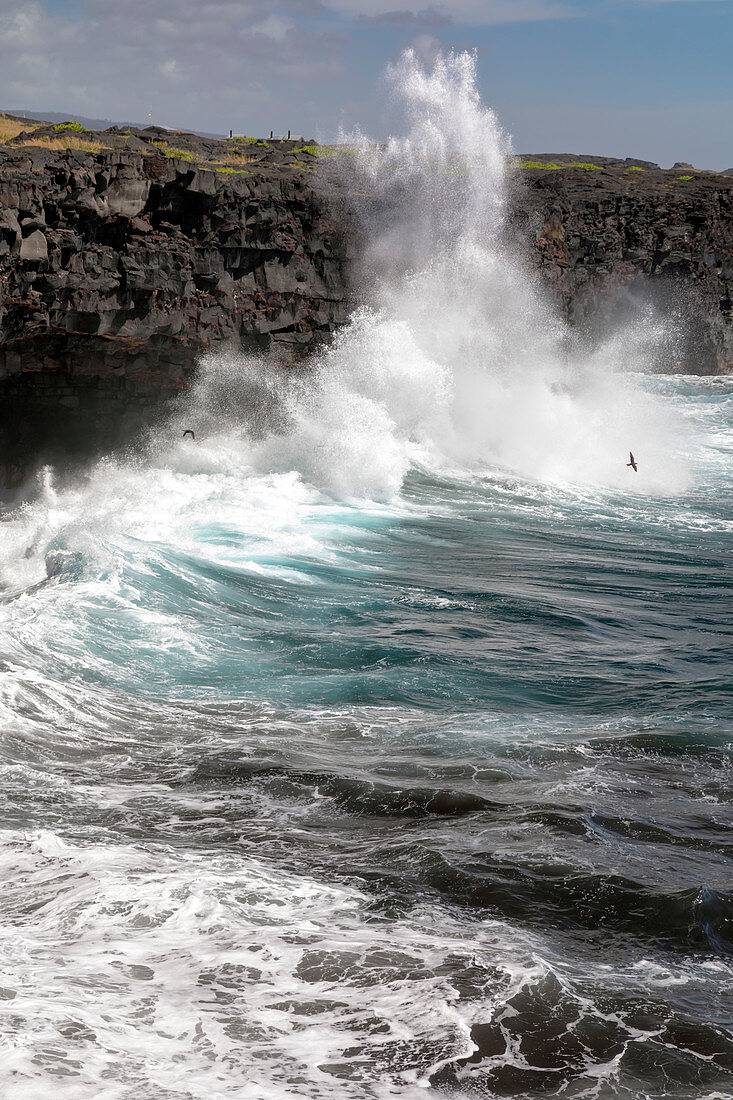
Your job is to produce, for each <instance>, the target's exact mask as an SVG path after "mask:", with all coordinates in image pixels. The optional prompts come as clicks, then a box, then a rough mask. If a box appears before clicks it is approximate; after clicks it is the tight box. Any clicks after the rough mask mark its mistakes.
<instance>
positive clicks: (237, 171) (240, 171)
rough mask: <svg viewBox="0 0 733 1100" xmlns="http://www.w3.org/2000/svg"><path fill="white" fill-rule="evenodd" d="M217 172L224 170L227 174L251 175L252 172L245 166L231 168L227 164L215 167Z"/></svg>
mask: <svg viewBox="0 0 733 1100" xmlns="http://www.w3.org/2000/svg"><path fill="white" fill-rule="evenodd" d="M216 170H217V172H226V174H227V175H229V176H251V175H252V173H251V172H250V171H249V169H247V168H232V167H231V166H227V167H226V168H217V169H216Z"/></svg>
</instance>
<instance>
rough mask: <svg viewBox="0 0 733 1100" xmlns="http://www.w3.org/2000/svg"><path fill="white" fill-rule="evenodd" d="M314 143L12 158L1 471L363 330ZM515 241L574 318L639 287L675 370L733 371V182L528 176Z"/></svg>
mask: <svg viewBox="0 0 733 1100" xmlns="http://www.w3.org/2000/svg"><path fill="white" fill-rule="evenodd" d="M319 152H323V151H322V150H318V149H317V148H316V147H315V146H313V145H307V144H303V143H302V142H294V141H288V142H277V141H259V142H255V140H254V139H232V140H231V141H229V142H215V141H207V140H204V139H200V138H196V137H195V136H194V135H190V134H182V133H178V134H170V133H167V132H164V131H159V130H155V129H152V128H151V129H150V130H148V131H133V132H131V131H126V132H120V131H117V130H112V131H105V132H104V133H102V134H88V133H78V132H77V131H76V130H75V128H73V127H68V128H66V129H64V128H61V129H60V130H59V129H58V128H51V127H38V128H36V130H35V131H34V132H33V133H20V134H18V135H17V136H16V137H15V138H14V139H12V140H11V141H9V142H8V143H7V144H5V145H4V146H0V450H1V451H2V454H0V466H2V469H3V470H4V474H3V477H4V480H5V481H6V482H8V481H9V480H12V479H13V478H15V479H16V480H17V477H18V476H19V475H18V470H19V469H20V468H21V467H22V466H23V464H24V456H29V455H33V456H36V457H39V458H53V457H54V454H55V452H56V451H58V450H59V449H64V450H66V451H68V450H69V447H70V446H71V448H72V449H73V446H74V445H75V444H77V445H79V446H81V445H82V443H83V445H84V446H86V445H87V444H89V443H90V442H91V443H92V445H93V444H94V442H95V440H94V438H93V437H94V435H95V433H96V434H97V436H98V441H99V442H103V443H105V444H109V443H110V442H112V443H114V442H118V441H120V440H122V439H124V438H125V436H126V435H127V434H128V433H129V432H130V431H131V430H132V428H133V426H134V424H135V423H136V422H137V421H138V420H139V419H140V418H141V417H143V418H144V417H145V416H148V415H150V413H151V412H152V411H154V410H155V409H156V408H158V407H159V404H160V402H161V400H163V399H165V398H166V397H167V396H169V395H171V394H174V393H175V392H177V391H178V390H179V389H181V388H182V387H184V386H185V385H186V383H187V380H188V379H189V378H190V376H191V374H192V372H193V370H194V368H195V364H196V361H197V359H198V358H199V356H200V354H201V352H202V351H204V350H206V349H210V348H213V347H216V346H221V345H225V344H230V345H234V346H238V347H244V348H246V349H255V350H259V351H261V352H266V353H269V354H271V355H273V356H274V357H275V358H277V359H278V360H279V361H281V362H286V363H296V362H299V361H300V360H302V358H303V357H304V355H305V354H306V353H307V352H308V351H310V350H311V349H312V348H313V347H314V346H316V345H317V344H318V343H320V342H322V341H324V340H327V339H328V338H329V336H330V334H331V333H332V332H333V331H334V329H335V328H336V327H337V326H339V325H340V324H342V323H344V321H345V320H346V319H347V318H348V316H349V313H350V310H351V308H352V307H353V305H354V304H355V302H354V297H355V296H354V295H353V293H352V291H351V290H350V287H349V253H350V252H353V251H354V250H355V249H356V248H357V244H356V241H355V237H356V233H357V228H356V223H355V222H354V220H353V219H352V218H351V217H350V215H349V213H348V209H347V205H345V204H344V202H343V195H341V194H340V193H338V192H337V190H336V189H334V187H333V186H332V185H331V184H329V183H328V173H326V172H324V171H322V170H319V169H318V164H319V156H318V154H319ZM515 175H516V181H517V182H516V186H515V188H514V210H513V219H514V224H515V226H516V228H517V229H518V231H519V232H520V234H521V235H522V236H523V237H524V239H525V241H527V242H528V243H529V248H530V251H531V252H532V253H533V255H534V258H535V259H536V260H537V261H538V262H539V266H540V269H541V271H542V272H543V274H544V276H545V278H546V280H547V282H548V285H549V286H550V287H551V289H552V290H553V292H554V293H555V294H556V295H557V298H558V301H559V303H560V305H561V308H562V310H563V312H564V314H565V315H566V317H567V318H568V319H569V320H570V321H571V322H573V323H575V324H589V323H593V322H594V321H595V320H596V319H597V318H598V317H599V316H600V314H601V313H602V312H603V309H604V307H605V305H606V304H607V303H608V302H609V301H615V302H618V301H621V300H622V299H623V294H624V293H625V292H627V291H629V290H633V293H634V295H636V296H638V295H639V294H640V293H641V294H643V295H647V296H650V297H651V298H652V299H653V300H654V302H655V304H656V307H657V309H659V310H660V311H661V312H662V314H664V313H665V312H666V313H667V314H669V315H672V314H674V316H675V317H676V319H677V321H678V322H679V329H680V333H681V337H680V340H679V341H678V344H677V349H676V354H675V356H674V358H673V360H671V361H670V362H669V363H668V364H667V366H668V368H669V369H676V370H691V371H699V372H706V373H714V372H726V371H729V370H731V369H733V320H732V317H731V297H732V289H733V178H731V177H730V176H728V175H725V174H716V173H698V172H695V171H694V170H689V171H688V170H684V169H679V168H678V169H675V170H673V171H669V172H663V171H661V170H660V169H658V168H657V167H656V166H654V165H649V164H646V165H645V164H644V162H622V161H612V160H607V159H601V160H598V159H595V160H594V161H593V162H590V161H588V160H583V159H582V158H575V157H560V158H557V157H556V158H554V159H553V158H548V157H539V158H535V159H529V158H524V160H520V162H519V163H518V165H517V169H516V173H515Z"/></svg>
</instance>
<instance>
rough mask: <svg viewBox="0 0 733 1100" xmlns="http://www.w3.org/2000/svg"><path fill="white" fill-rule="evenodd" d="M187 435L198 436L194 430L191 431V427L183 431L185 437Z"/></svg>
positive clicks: (192, 437)
mask: <svg viewBox="0 0 733 1100" xmlns="http://www.w3.org/2000/svg"><path fill="white" fill-rule="evenodd" d="M187 435H190V436H191V439H195V438H196V436H195V435H194V434H193V432H192V431H191V429H190V428H186V430H185V432H184V433H183V438H184V439H185V438H186V436H187Z"/></svg>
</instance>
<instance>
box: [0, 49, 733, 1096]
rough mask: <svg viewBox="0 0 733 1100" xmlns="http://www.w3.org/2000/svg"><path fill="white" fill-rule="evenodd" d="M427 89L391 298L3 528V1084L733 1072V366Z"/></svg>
mask: <svg viewBox="0 0 733 1100" xmlns="http://www.w3.org/2000/svg"><path fill="white" fill-rule="evenodd" d="M393 80H394V82H395V87H396V88H397V91H398V93H399V94H400V95H402V97H403V98H404V100H405V103H406V106H407V109H408V114H409V116H410V120H411V121H410V127H411V129H410V130H409V132H408V136H407V137H406V138H404V139H400V140H399V141H393V142H390V143H388V144H387V145H385V146H383V147H379V148H377V147H375V146H367V147H365V148H364V149H363V150H362V153H361V154H359V156H358V157H354V158H351V159H353V160H354V162H355V164H356V165H357V168H358V171H359V172H361V174H362V180H361V182H360V183H359V186H358V187H357V188H355V190H357V191H359V192H360V193H362V192H368V193H369V194H371V195H373V196H376V197H380V196H383V197H384V198H385V200H387V201H386V206H385V208H386V209H390V210H392V212H393V216H392V219H391V220H390V221H389V224H388V225H387V226H386V228H385V227H384V226H382V227H381V229H380V227H371V228H372V230H373V231H372V232H370V233H367V234H365V236H366V238H367V239H368V240H369V242H370V243H369V245H368V247H367V250H366V255H365V257H364V267H365V269H366V270H368V271H369V272H370V277H371V283H370V284H369V292H368V293H366V292H365V300H367V301H368V306H369V308H364V309H362V310H360V311H358V312H357V313H356V314H355V316H354V318H353V320H352V322H351V323H350V325H349V326H347V328H346V329H345V330H344V331H343V332H342V333H341V335H340V336H339V337H338V338H337V339H336V341H335V343H334V345H333V347H332V348H331V349H330V350H329V351H327V352H325V353H323V354H322V355H321V356H320V358H318V359H317V360H315V361H312V362H311V364H310V366H309V369H308V370H305V371H303V372H301V373H297V372H295V373H291V374H289V375H282V374H279V373H278V372H277V370H276V368H275V367H274V366H273V365H272V364H271V363H257V362H251V361H244V360H242V359H238V358H237V357H236V356H233V355H219V356H216V357H210V358H209V359H208V360H206V361H205V362H203V363H202V364H201V370H200V374H199V379H198V382H197V385H196V386H195V388H194V390H193V391H192V392H191V393H190V394H189V395H188V397H186V398H185V400H184V401H183V402H182V404H181V406H180V407H179V408H178V409H177V410H176V411H175V413H174V414H172V416H171V417H170V418H169V419H167V420H166V421H165V422H163V423H161V424H160V425H158V427H157V429H156V431H155V432H154V433H152V435H151V437H150V439H149V440H148V441H147V443H146V445H145V446H144V447H143V448H142V449H140V450H138V451H137V452H136V453H131V454H129V455H127V456H126V457H120V456H117V457H108V458H106V459H103V460H100V461H98V462H96V463H94V464H92V465H90V467H89V469H88V470H86V471H84V472H83V473H80V474H79V475H78V476H77V477H76V478H75V479H73V480H70V479H69V478H68V477H67V478H64V477H62V476H61V475H60V474H59V472H57V471H53V470H46V471H44V473H43V474H42V476H41V477H40V479H39V484H38V486H37V490H36V492H35V493H34V494H31V496H30V498H29V500H28V503H27V504H26V505H24V506H23V507H20V508H17V509H16V510H15V511H14V512H6V513H5V514H3V516H2V519H1V520H0V718H1V722H2V727H1V728H2V736H1V739H0V791H1V794H2V802H1V803H0V804H1V805H2V819H1V822H2V827H1V832H0V862H1V874H2V882H3V894H2V913H1V916H0V971H1V972H0V1005H1V1007H2V1010H3V1023H2V1029H1V1030H0V1043H1V1044H2V1057H1V1058H0V1094H2V1096H8V1097H11V1098H12V1100H40V1098H44V1100H45V1098H46V1097H49V1096H53V1097H59V1098H61V1097H68V1098H70V1100H98V1098H104V1100H212V1098H218V1097H236V1098H238V1100H240V1098H244V1100H291V1098H299V1100H386V1098H388V1097H397V1096H399V1097H401V1098H402V1097H404V1098H410V1100H417V1098H419V1097H420V1098H422V1097H433V1098H437V1097H456V1098H473V1097H484V1098H485V1097H492V1098H493V1097H506V1096H509V1097H516V1098H526V1100H529V1098H533V1100H544V1098H548V1100H549V1098H551V1097H561V1098H563V1100H566V1098H579V1097H584V1098H595V1100H616V1098H628V1100H644V1098H646V1100H652V1098H653V1100H666V1098H668V1097H681V1098H689V1100H693V1098H694V1100H702V1098H707V1100H723V1098H731V1097H733V981H732V978H733V864H732V863H731V853H732V851H733V816H732V814H731V801H732V799H733V785H732V784H731V763H732V761H733V697H732V695H731V691H732V685H733V659H732V658H733V652H732V650H733V644H732V638H731V624H732V615H731V610H732V608H733V601H732V600H731V596H732V595H733V591H732V589H733V563H732V555H731V550H732V548H733V540H732V539H731V533H732V531H733V472H732V468H731V458H732V456H733V383H732V382H731V380H730V379H715V378H712V379H695V378H685V377H679V376H677V377H672V376H665V375H664V373H662V374H660V373H658V372H659V370H660V367H661V368H664V366H665V364H667V365H669V364H672V363H673V362H674V359H673V358H670V356H672V355H673V351H674V331H673V329H674V326H673V325H671V323H670V321H669V319H667V320H666V321H665V319H664V318H660V317H658V316H656V315H655V314H654V312H653V311H652V310H650V309H649V308H648V307H646V306H645V305H644V303H643V302H640V303H639V310H638V316H637V321H636V322H635V323H634V324H629V325H627V326H626V328H625V329H624V330H623V331H618V332H615V333H612V334H610V335H608V334H607V335H606V336H605V337H603V338H600V337H598V336H597V337H596V339H595V340H591V339H590V337H583V336H582V334H580V333H579V332H577V331H570V330H568V329H567V327H566V326H565V325H564V324H563V323H562V322H561V321H560V319H559V318H558V316H557V313H556V310H555V308H554V306H553V305H552V303H551V302H548V301H547V300H545V297H544V293H543V291H542V289H541V287H540V286H539V285H538V284H537V280H536V278H535V276H534V275H533V273H532V271H531V269H530V268H529V267H528V266H527V264H526V261H525V260H523V259H522V256H521V255H520V254H518V252H517V249H516V248H512V247H510V245H509V244H508V243H507V240H506V239H505V238H506V233H505V228H506V218H505V210H506V203H507V193H508V182H507V179H508V173H509V170H510V169H509V165H508V161H507V157H506V154H507V152H509V151H510V150H509V146H508V143H507V141H506V139H505V137H504V136H503V135H502V133H501V131H500V129H499V127H498V124H497V122H496V119H495V118H494V116H493V115H492V114H491V112H490V111H487V110H486V109H485V108H483V107H482V106H481V104H480V102H479V100H478V96H477V94H476V91H475V85H474V73H473V61H472V59H471V58H470V57H468V56H467V55H460V56H458V57H452V58H450V59H447V60H440V59H439V60H438V62H436V65H435V68H434V69H433V70H432V71H431V72H428V73H426V72H425V71H424V70H421V69H420V68H419V66H417V64H416V62H415V59H414V58H413V57H411V55H407V57H406V58H405V59H404V60H403V62H402V64H401V66H400V67H398V69H397V70H396V71H395V72H394V73H393ZM354 170H355V171H356V170H357V169H354ZM347 183H348V181H347ZM351 183H353V178H352V179H351ZM348 186H351V184H348ZM347 190H348V187H347ZM627 304H628V303H627ZM186 428H194V429H195V431H196V440H195V441H192V440H191V439H190V438H188V439H185V440H184V439H183V438H182V435H183V429H186ZM630 449H633V451H634V453H635V455H636V458H637V460H638V473H635V472H634V471H633V470H632V469H631V468H629V467H627V466H626V462H627V455H628V452H629V450H630Z"/></svg>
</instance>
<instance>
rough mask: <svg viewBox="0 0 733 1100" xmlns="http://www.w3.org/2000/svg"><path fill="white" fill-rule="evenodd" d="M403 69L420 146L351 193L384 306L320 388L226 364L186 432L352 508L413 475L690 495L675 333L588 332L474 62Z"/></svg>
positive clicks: (210, 363) (196, 399)
mask: <svg viewBox="0 0 733 1100" xmlns="http://www.w3.org/2000/svg"><path fill="white" fill-rule="evenodd" d="M391 78H392V82H393V85H394V88H395V93H396V94H397V95H398V96H399V97H400V99H401V100H402V102H403V104H404V106H405V111H406V114H407V116H408V124H409V132H408V134H407V136H405V137H403V138H393V139H390V141H388V142H387V143H386V145H384V146H379V145H377V144H375V143H371V142H368V141H366V140H365V139H359V137H358V136H357V137H354V136H353V135H352V137H351V139H350V140H351V144H352V146H353V147H354V149H355V150H356V152H357V155H356V156H355V157H354V158H352V159H353V166H352V167H351V168H350V169H348V171H349V172H350V173H351V177H352V178H350V180H349V182H350V184H351V185H352V189H353V190H359V189H361V190H362V191H363V190H365V189H366V190H367V191H368V192H369V193H370V194H371V195H372V199H371V201H370V204H369V209H370V210H371V211H372V213H371V214H368V213H367V214H365V215H364V216H365V217H366V218H367V222H368V230H367V233H366V237H367V240H368V245H367V248H366V253H365V256H364V258H363V263H362V268H363V271H362V279H363V283H364V293H365V296H366V298H367V299H368V305H367V306H365V307H364V308H362V309H361V310H358V311H357V312H356V314H355V315H354V317H353V319H352V322H351V323H350V325H348V326H347V327H346V328H345V329H344V330H343V331H342V332H341V333H340V334H339V336H338V337H337V338H336V340H335V342H334V345H333V346H332V347H331V348H330V349H329V350H328V351H326V352H325V353H324V354H323V355H322V356H321V357H320V360H319V361H318V362H317V363H315V364H312V365H311V369H310V370H309V371H308V372H307V374H306V375H305V377H304V378H303V377H300V376H299V377H298V378H297V380H293V379H292V377H291V378H290V379H288V378H287V377H286V376H278V374H277V372H275V371H273V370H272V368H267V367H265V366H264V365H262V364H257V363H253V362H252V361H246V360H243V359H242V358H241V357H237V356H234V355H214V356H211V357H209V358H208V359H206V360H205V361H204V363H203V368H202V376H201V379H200V382H199V385H198V387H197V389H196V391H195V392H194V396H193V399H192V401H191V402H190V403H189V404H188V406H187V408H186V410H185V413H182V414H181V416H182V419H181V423H183V420H186V422H187V423H188V421H191V422H193V419H196V423H197V426H198V427H199V438H204V439H207V438H208V440H209V442H208V444H207V450H208V461H214V462H216V461H217V458H216V457H215V456H220V457H221V456H224V455H225V456H226V457H225V459H224V461H225V463H231V462H232V461H233V460H234V461H236V457H234V453H235V450H236V448H237V447H239V448H240V450H239V455H240V456H241V454H242V453H243V451H242V448H243V449H244V452H246V459H247V462H248V463H250V464H251V469H252V470H254V471H258V472H265V471H268V470H272V469H277V470H282V469H289V468H293V469H296V470H298V471H299V473H300V474H301V475H302V476H303V477H304V478H305V479H306V480H307V481H310V482H312V483H313V484H314V485H315V486H317V487H319V488H323V489H325V490H326V491H328V492H330V493H332V494H334V495H336V496H339V497H377V498H379V497H389V496H391V495H393V494H394V493H396V492H397V491H398V490H399V488H400V486H401V484H402V482H403V479H404V476H405V474H406V472H407V471H408V469H409V468H410V466H411V465H413V464H425V465H428V466H429V467H431V468H434V469H446V470H448V469H450V470H453V471H460V470H464V471H465V470H491V469H496V468H500V469H507V470H511V471H515V472H516V473H519V474H520V475H522V476H524V477H529V478H534V479H537V480H540V481H558V482H563V483H567V484H569V485H573V484H576V485H588V484H591V485H599V486H607V487H616V488H624V490H627V491H629V492H634V493H636V492H639V491H640V492H642V493H647V492H653V493H662V494H665V493H676V492H678V491H680V490H681V489H682V488H683V487H684V485H685V484H686V483H687V474H686V472H685V467H684V463H683V462H681V461H680V460H679V459H678V457H677V455H678V453H679V451H680V438H679V437H680V435H681V434H684V431H685V429H684V428H683V426H682V422H681V421H680V420H679V419H678V418H677V417H676V416H675V415H674V414H672V413H671V411H670V410H669V407H668V406H667V405H666V404H665V402H664V401H662V400H660V399H659V397H657V396H655V395H650V394H649V393H647V392H645V390H644V388H643V387H642V386H640V385H639V384H638V383H637V380H636V377H635V375H636V373H638V372H640V371H644V370H650V369H656V368H659V367H663V366H664V354H665V352H668V351H669V345H670V337H671V333H670V332H669V331H668V328H667V327H665V326H664V325H663V324H662V323H661V322H660V320H659V319H658V318H655V317H653V316H648V317H647V319H646V321H644V320H643V318H642V320H640V321H637V322H636V323H635V324H633V325H630V326H627V327H626V328H623V329H621V330H618V331H616V332H615V333H613V334H612V336H610V337H608V338H606V339H605V341H602V342H599V343H595V344H593V345H591V344H589V343H583V342H582V341H580V340H579V339H578V337H577V335H573V333H572V332H571V330H570V329H569V328H568V327H567V325H566V324H565V323H564V322H562V321H561V319H560V317H559V315H558V313H557V310H556V309H555V307H554V306H553V305H552V304H551V302H550V301H549V299H548V298H547V296H546V294H545V293H544V292H543V290H542V289H541V286H540V283H539V281H538V279H537V277H536V276H535V275H534V274H533V272H532V271H531V268H530V266H529V265H528V263H527V261H526V259H524V258H522V257H521V256H520V255H519V252H518V248H517V245H516V243H515V242H513V241H512V239H511V237H510V236H509V234H508V233H507V225H506V212H507V206H508V193H509V175H510V170H509V168H508V160H507V158H508V155H509V153H510V152H511V146H510V143H509V140H508V138H507V137H506V136H505V135H504V134H503V132H502V131H501V128H500V127H499V124H498V122H497V120H496V118H495V116H494V114H493V112H491V111H490V110H488V109H487V108H485V107H484V106H482V104H481V102H480V100H479V97H478V94H477V91H476V87H475V76H474V69H473V60H472V59H471V58H470V57H469V56H468V55H466V54H461V55H459V56H457V57H450V58H446V59H439V60H438V61H437V62H436V64H435V67H434V69H433V70H432V71H431V72H425V71H423V70H422V69H421V67H420V65H419V64H418V62H417V60H416V58H415V56H414V54H412V53H411V52H410V51H408V52H407V53H406V54H405V55H404V57H403V59H402V61H401V62H400V64H399V65H397V66H396V67H395V68H394V69H393V70H392V73H391ZM344 171H346V169H344ZM232 436H234V437H235V438H234V439H233V438H232ZM236 440H238V441H239V442H238V443H237V442H236ZM630 450H633V451H634V453H635V454H636V456H637V459H638V461H639V464H640V465H639V473H638V475H637V474H633V472H632V471H630V470H629V469H628V468H627V466H626V462H627V460H628V452H629V451H630ZM203 461H206V459H204V460H203Z"/></svg>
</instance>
